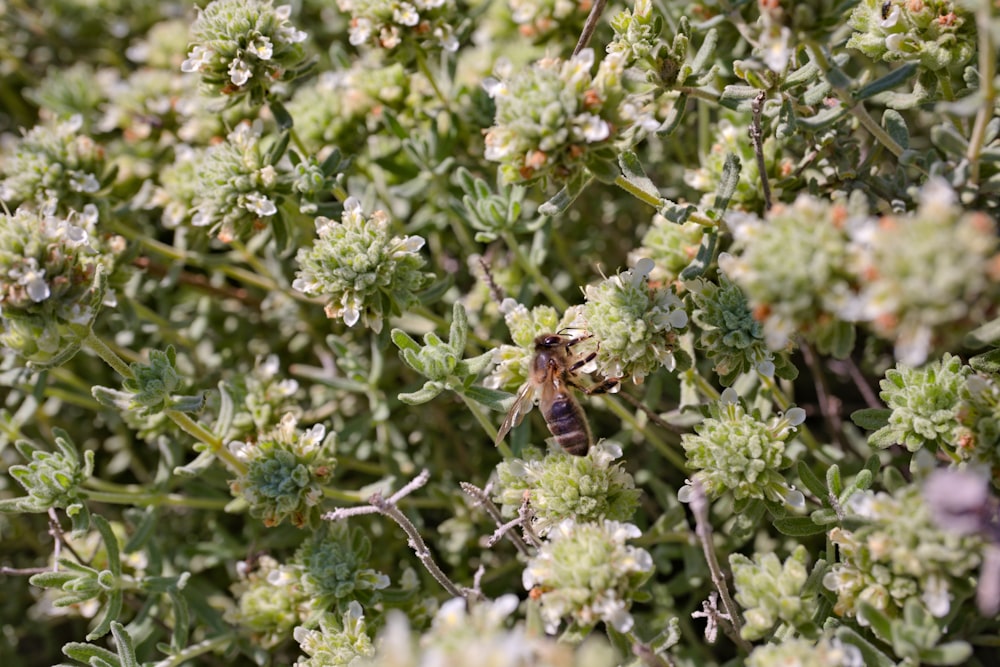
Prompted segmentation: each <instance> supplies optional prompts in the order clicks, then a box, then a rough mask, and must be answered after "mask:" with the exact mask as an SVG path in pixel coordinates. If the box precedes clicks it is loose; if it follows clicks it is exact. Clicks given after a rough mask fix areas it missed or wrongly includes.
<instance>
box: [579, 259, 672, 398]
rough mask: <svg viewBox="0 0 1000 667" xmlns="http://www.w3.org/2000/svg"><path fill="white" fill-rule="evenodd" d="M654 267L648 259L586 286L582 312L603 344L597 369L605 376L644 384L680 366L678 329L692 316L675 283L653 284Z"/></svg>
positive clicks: (591, 329)
mask: <svg viewBox="0 0 1000 667" xmlns="http://www.w3.org/2000/svg"><path fill="white" fill-rule="evenodd" d="M652 270H653V261H652V260H650V259H646V258H643V259H640V260H639V261H638V262H636V265H635V268H633V269H629V270H627V271H622V272H621V273H619V274H617V275H614V276H611V277H610V278H608V279H606V280H604V281H603V282H601V283H598V284H597V285H588V286H587V287H586V289H585V290H584V294H585V295H586V297H587V302H586V303H585V304H584V306H583V310H582V312H581V316H582V318H583V320H584V321H585V322H586V327H585V328H586V329H587V331H589V332H590V333H592V334H593V335H594V338H595V339H596V340H597V343H598V345H599V347H598V350H597V359H596V361H597V370H598V371H599V372H600V373H601V374H602V375H604V376H605V377H608V378H620V377H631V378H632V380H633V382H636V383H641V382H642V379H643V378H644V377H645V376H646V375H648V374H650V373H652V372H653V371H655V370H657V369H659V368H666V369H667V370H674V369H675V368H677V366H678V364H677V361H678V358H677V357H678V356H679V355H678V353H679V352H680V350H678V349H677V346H676V343H677V331H678V329H683V328H684V327H686V326H687V323H688V315H687V312H686V311H685V310H684V303H683V302H682V301H681V300H680V298H678V296H677V295H676V294H674V292H673V290H672V289H671V288H670V287H666V286H662V285H651V284H650V282H649V274H650V273H651V272H652ZM682 365H683V364H682Z"/></svg>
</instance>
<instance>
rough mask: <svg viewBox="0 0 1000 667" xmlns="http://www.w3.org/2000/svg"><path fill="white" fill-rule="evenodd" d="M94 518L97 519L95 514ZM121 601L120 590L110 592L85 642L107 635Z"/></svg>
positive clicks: (115, 619) (118, 611)
mask: <svg viewBox="0 0 1000 667" xmlns="http://www.w3.org/2000/svg"><path fill="white" fill-rule="evenodd" d="M94 518H98V517H97V515H96V514H95V515H94ZM123 599H124V595H123V594H122V591H121V590H115V591H112V593H111V594H110V595H109V596H108V600H107V602H105V603H104V606H103V608H102V611H103V613H102V614H101V620H100V621H99V622H98V623H97V627H95V628H94V629H93V630H91V631H90V632H88V633H87V641H94V640H95V639H99V638H101V637H103V636H104V635H106V634H108V630H110V629H111V624H112V623H113V622H115V621H117V620H118V615H119V614H120V613H121V611H122V602H123Z"/></svg>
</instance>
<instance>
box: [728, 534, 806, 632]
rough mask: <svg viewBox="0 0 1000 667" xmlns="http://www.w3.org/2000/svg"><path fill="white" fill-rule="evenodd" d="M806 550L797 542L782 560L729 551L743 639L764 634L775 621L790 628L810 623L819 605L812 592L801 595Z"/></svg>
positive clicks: (769, 555) (764, 555) (770, 556)
mask: <svg viewBox="0 0 1000 667" xmlns="http://www.w3.org/2000/svg"><path fill="white" fill-rule="evenodd" d="M808 562H809V552H808V551H806V548H805V547H804V546H802V545H801V544H800V545H799V546H798V547H796V548H795V551H793V552H792V555H791V556H789V557H788V560H786V561H785V562H784V563H782V562H781V561H779V560H778V557H777V556H775V555H774V554H773V553H767V554H763V555H761V554H755V555H754V558H753V560H751V559H749V558H747V557H746V556H744V555H742V554H731V555H730V556H729V566H730V567H731V568H732V571H733V583H734V584H735V586H736V595H735V598H736V601H737V602H739V603H740V605H741V606H742V607H743V609H744V612H743V618H744V619H745V621H746V623H745V624H744V626H743V629H742V631H741V633H740V634H741V635H742V636H743V638H744V639H750V640H755V639H761V638H763V637H766V636H767V635H768V633H770V631H771V629H772V628H773V627H774V625H775V623H783V624H785V625H787V626H791V627H792V628H800V627H803V626H807V625H811V624H812V619H813V614H815V613H816V610H817V609H818V607H819V603H818V601H817V600H816V597H815V595H809V596H804V595H803V588H804V587H805V584H806V580H807V579H808V578H809V571H808V570H807V569H806V568H807V565H808Z"/></svg>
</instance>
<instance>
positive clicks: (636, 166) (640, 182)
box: [618, 151, 660, 200]
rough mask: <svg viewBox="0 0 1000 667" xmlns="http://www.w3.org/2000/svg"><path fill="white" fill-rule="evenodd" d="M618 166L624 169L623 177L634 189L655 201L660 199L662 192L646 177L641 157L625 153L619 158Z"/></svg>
mask: <svg viewBox="0 0 1000 667" xmlns="http://www.w3.org/2000/svg"><path fill="white" fill-rule="evenodd" d="M618 166H620V167H621V169H622V177H624V178H625V180H626V181H628V182H629V183H630V184H631V185H632V186H633V187H634V188H636V189H637V190H640V191H642V192H644V193H645V194H647V195H649V196H650V197H652V198H653V199H657V200H659V199H660V191H659V190H658V189H657V188H656V185H654V184H653V181H651V180H650V179H649V177H648V176H646V172H645V170H644V169H643V168H642V163H641V162H639V157H638V156H637V155H636V154H635V153H634V152H633V151H624V152H623V153H622V154H621V155H619V156H618Z"/></svg>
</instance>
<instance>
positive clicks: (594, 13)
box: [573, 0, 608, 56]
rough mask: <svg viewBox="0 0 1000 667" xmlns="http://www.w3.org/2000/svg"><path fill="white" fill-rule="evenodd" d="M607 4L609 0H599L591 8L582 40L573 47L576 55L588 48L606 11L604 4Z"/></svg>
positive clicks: (581, 35) (581, 36) (584, 26)
mask: <svg viewBox="0 0 1000 667" xmlns="http://www.w3.org/2000/svg"><path fill="white" fill-rule="evenodd" d="M607 4H608V0H597V2H595V3H594V6H593V7H591V8H590V14H588V15H587V22H586V23H585V24H584V25H583V32H581V33H580V41H578V42H577V43H576V48H575V49H573V55H574V56H575V55H576V54H578V53H580V51H583V50H584V49H585V48H587V44H589V43H590V38H591V37H593V36H594V30H596V29H597V22H598V21H600V20H601V14H603V13H604V6H605V5H607Z"/></svg>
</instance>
